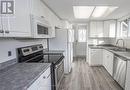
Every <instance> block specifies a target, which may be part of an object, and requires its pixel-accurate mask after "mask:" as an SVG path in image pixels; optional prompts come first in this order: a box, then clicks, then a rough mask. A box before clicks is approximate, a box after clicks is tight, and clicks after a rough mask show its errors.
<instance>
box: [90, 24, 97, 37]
mask: <svg viewBox="0 0 130 90" xmlns="http://www.w3.org/2000/svg"><path fill="white" fill-rule="evenodd" d="M96 28H97V23H96V22H90V31H89V33H90V37H97V30H96Z"/></svg>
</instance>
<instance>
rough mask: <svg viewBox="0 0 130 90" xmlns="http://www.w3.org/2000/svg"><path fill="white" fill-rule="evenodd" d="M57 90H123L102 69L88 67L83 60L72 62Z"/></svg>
mask: <svg viewBox="0 0 130 90" xmlns="http://www.w3.org/2000/svg"><path fill="white" fill-rule="evenodd" d="M72 68H73V69H72V72H71V74H69V75H65V78H64V79H63V81H62V83H61V87H60V89H59V90H123V89H122V88H121V87H120V86H119V85H118V84H117V83H116V82H115V81H114V80H113V79H112V77H111V76H110V75H109V74H108V73H107V71H106V70H105V69H104V67H89V66H88V64H87V63H86V62H85V59H80V58H79V59H77V60H74V62H73V66H72Z"/></svg>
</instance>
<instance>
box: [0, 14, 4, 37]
mask: <svg viewBox="0 0 130 90" xmlns="http://www.w3.org/2000/svg"><path fill="white" fill-rule="evenodd" d="M3 35H4V31H3V26H2V17H1V16H0V37H3Z"/></svg>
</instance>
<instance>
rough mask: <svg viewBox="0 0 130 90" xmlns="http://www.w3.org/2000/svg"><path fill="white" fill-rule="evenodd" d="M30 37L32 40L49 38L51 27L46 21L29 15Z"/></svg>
mask: <svg viewBox="0 0 130 90" xmlns="http://www.w3.org/2000/svg"><path fill="white" fill-rule="evenodd" d="M31 27H32V35H33V36H34V38H49V37H50V31H51V29H52V28H51V26H50V24H49V22H48V21H47V20H45V19H44V18H42V17H37V16H33V15H31Z"/></svg>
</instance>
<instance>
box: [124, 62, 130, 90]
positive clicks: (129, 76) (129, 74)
mask: <svg viewBox="0 0 130 90" xmlns="http://www.w3.org/2000/svg"><path fill="white" fill-rule="evenodd" d="M125 90H130V61H128V62H127V71H126V83H125Z"/></svg>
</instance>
